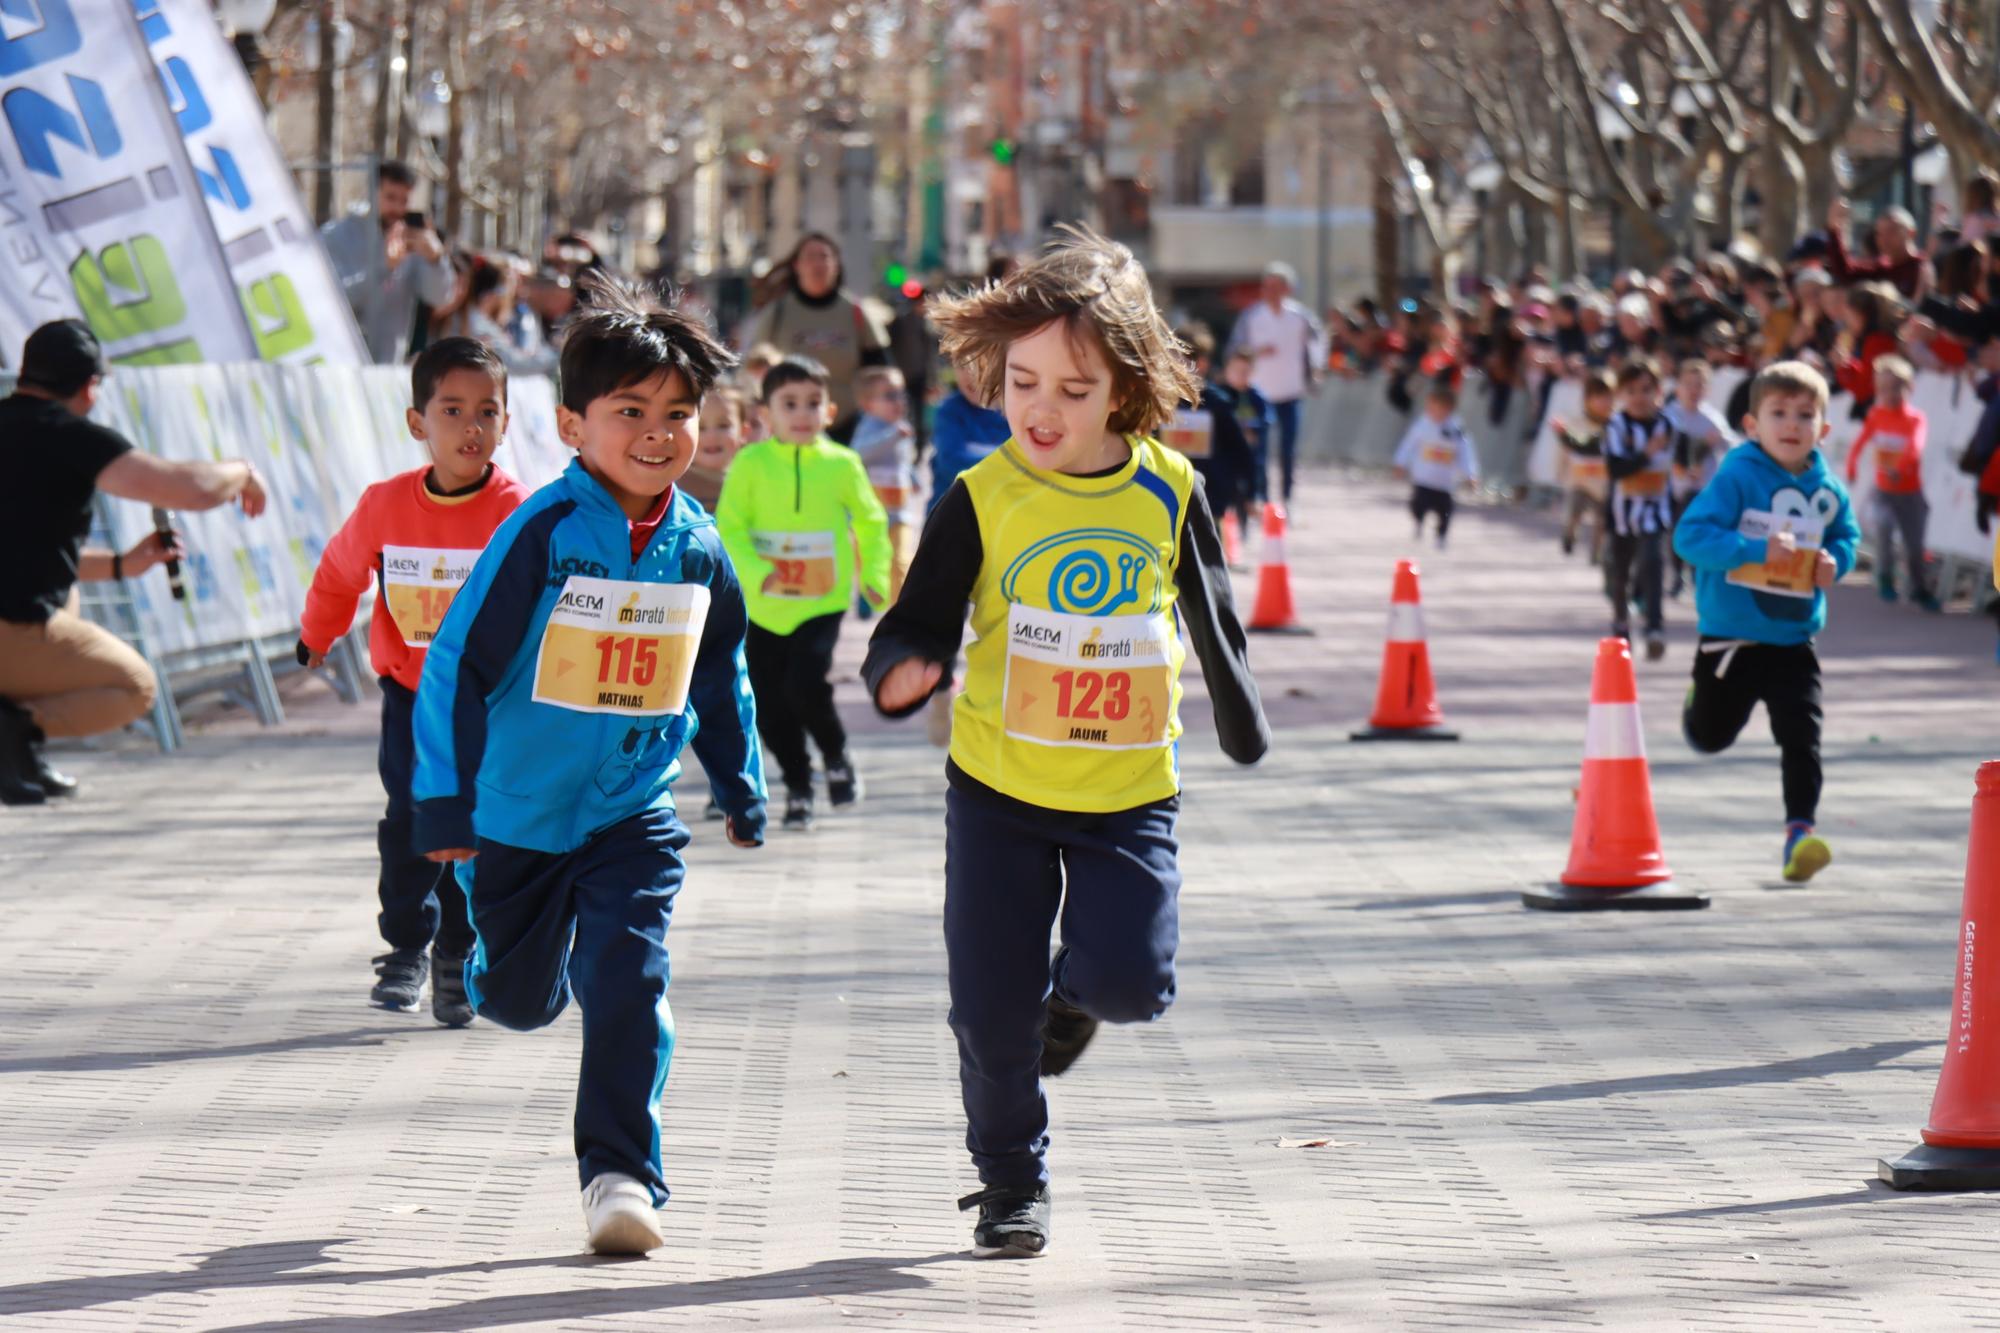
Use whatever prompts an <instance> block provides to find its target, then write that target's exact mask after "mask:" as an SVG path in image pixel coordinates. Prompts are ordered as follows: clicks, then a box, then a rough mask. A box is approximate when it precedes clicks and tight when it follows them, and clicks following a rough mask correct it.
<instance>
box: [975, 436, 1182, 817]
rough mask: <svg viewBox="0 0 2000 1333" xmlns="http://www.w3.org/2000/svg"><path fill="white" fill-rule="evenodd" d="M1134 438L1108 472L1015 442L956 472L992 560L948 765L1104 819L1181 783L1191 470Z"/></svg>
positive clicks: (985, 570) (980, 594)
mask: <svg viewBox="0 0 2000 1333" xmlns="http://www.w3.org/2000/svg"><path fill="white" fill-rule="evenodd" d="M1130 443H1131V446H1132V457H1131V458H1130V459H1129V460H1127V461H1126V464H1125V466H1124V467H1122V468H1120V469H1118V471H1117V472H1115V473H1113V474H1112V475H1111V476H1108V477H1072V476H1069V475H1067V474H1065V473H1061V472H1045V471H1042V470H1041V469H1039V468H1036V467H1034V466H1032V465H1030V464H1029V463H1028V461H1027V459H1026V457H1025V456H1023V454H1022V453H1021V450H1020V448H1019V446H1017V445H1016V444H1015V443H1014V442H1013V441H1012V440H1009V441H1008V442H1007V443H1006V444H1005V445H1003V446H1001V447H1000V448H999V449H998V450H996V451H995V452H993V453H992V454H990V455H988V456H987V457H986V458H984V459H981V460H980V461H979V462H978V463H976V464H974V465H973V466H972V467H971V468H969V469H967V470H966V471H965V472H964V473H962V474H960V475H961V479H962V480H963V481H964V482H965V487H966V490H967V491H968V492H969V493H970V495H971V496H972V508H973V512H974V513H975V514H977V516H978V519H979V541H980V546H981V549H982V552H983V559H982V560H981V562H980V567H979V578H978V581H977V582H976V583H974V585H973V590H972V634H973V639H972V643H971V645H970V646H969V647H968V648H967V649H966V673H965V690H964V692H963V693H961V694H960V695H959V696H958V700H957V703H956V704H955V705H954V706H953V710H952V732H951V757H952V762H954V763H955V764H957V765H958V767H959V768H960V769H962V770H963V771H964V772H965V773H966V774H967V775H968V776H970V777H972V778H974V779H976V780H977V781H979V782H983V783H985V784H986V785H987V786H989V787H991V788H993V789H994V790H995V791H998V792H1002V793H1004V794H1006V795H1008V796H1011V797H1013V798H1015V799H1016V800H1020V801H1026V802H1028V803H1030V804H1032V805H1040V806H1045V807H1048V808H1050V809H1054V810H1077V811H1086V812H1089V813H1094V814H1101V813H1106V812H1109V811H1113V810H1128V809H1130V808H1132V807H1133V806H1137V805H1145V804H1147V803H1148V802H1151V801H1159V800H1164V799H1166V798H1167V797H1169V796H1172V795H1174V794H1176V793H1177V792H1179V791H1180V773H1179V768H1178V765H1177V764H1176V762H1175V755H1174V742H1175V741H1176V740H1178V739H1179V738H1180V734H1181V722H1180V700H1181V684H1180V672H1181V660H1182V658H1183V657H1184V656H1185V653H1184V651H1183V649H1182V647H1181V640H1180V634H1179V632H1178V628H1177V622H1176V620H1175V616H1174V596H1175V587H1174V570H1175V567H1176V566H1177V565H1178V563H1179V561H1180V534H1181V520H1182V517H1183V516H1184V515H1185V514H1186V512H1187V506H1188V497H1189V495H1190V494H1191V493H1192V492H1193V490H1194V468H1193V467H1192V466H1190V465H1189V463H1188V461H1187V460H1186V459H1185V458H1183V457H1181V456H1180V455H1178V454H1176V453H1174V452H1173V451H1172V450H1169V449H1167V448H1165V447H1163V446H1162V445H1161V444H1160V443H1159V442H1158V441H1156V440H1151V439H1143V438H1140V437H1137V436H1133V437H1130Z"/></svg>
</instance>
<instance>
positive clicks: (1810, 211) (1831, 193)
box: [1792, 141, 1840, 236]
mask: <svg viewBox="0 0 2000 1333" xmlns="http://www.w3.org/2000/svg"><path fill="white" fill-rule="evenodd" d="M1839 146H1840V145H1839V144H1838V143H1835V142H1833V141H1827V142H1823V143H1811V144H1803V145H1801V146H1800V149H1799V174H1800V176H1801V177H1802V178H1803V179H1804V183H1805V190H1804V193H1803V195H1802V196H1801V198H1802V199H1803V200H1804V207H1805V216H1804V217H1802V218H1799V219H1798V220H1797V222H1796V223H1795V224H1794V225H1793V229H1792V234H1793V235H1794V236H1796V235H1798V233H1799V232H1800V231H1804V230H1808V229H1811V228H1814V227H1819V226H1823V225H1824V224H1825V221H1826V210H1827V209H1828V208H1830V207H1832V206H1833V201H1834V199H1835V197H1836V196H1838V195H1839V193H1840V178H1839V177H1838V176H1836V175H1835V174H1834V170H1833V154H1834V150H1835V149H1836V148H1838V147H1839Z"/></svg>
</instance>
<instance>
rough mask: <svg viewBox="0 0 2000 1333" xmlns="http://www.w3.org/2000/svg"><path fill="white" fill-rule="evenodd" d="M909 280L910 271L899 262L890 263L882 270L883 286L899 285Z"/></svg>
mask: <svg viewBox="0 0 2000 1333" xmlns="http://www.w3.org/2000/svg"><path fill="white" fill-rule="evenodd" d="M909 280H910V271H909V270H908V269H906V268H904V267H903V266H902V265H901V264H891V265H889V267H887V268H885V269H883V270H882V285H883V286H885V287H901V286H902V285H903V284H904V283H906V282H908V281H909Z"/></svg>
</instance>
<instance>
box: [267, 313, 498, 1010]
mask: <svg viewBox="0 0 2000 1333" xmlns="http://www.w3.org/2000/svg"><path fill="white" fill-rule="evenodd" d="M410 390H411V400H412V406H411V407H410V410H409V426H410V434H411V435H413V436H415V437H416V438H417V439H418V440H421V441H422V442H423V443H424V445H425V447H426V448H428V449H429V450H430V455H431V461H430V462H429V463H428V464H427V465H425V466H423V467H418V468H412V469H410V470H409V471H408V472H404V473H400V474H399V475H397V476H394V477H391V478H389V479H388V480H387V481H379V482H376V483H375V484H374V485H373V486H370V487H369V488H368V489H367V490H366V491H364V492H363V493H362V495H361V502H360V503H359V504H357V505H356V506H355V507H354V512H353V513H352V514H349V515H348V516H347V521H346V522H345V523H343V524H341V527H340V531H339V532H337V533H335V534H334V536H333V540H332V541H330V542H328V543H327V546H326V550H325V552H324V553H323V554H322V555H321V556H320V560H319V570H318V572H317V573H315V574H314V575H313V581H312V588H311V589H310V590H309V591H308V592H307V593H306V608H305V614H304V616H302V617H301V623H300V626H299V646H298V656H299V661H300V663H301V664H303V665H305V666H308V667H317V666H319V665H320V663H322V662H324V661H325V660H326V655H327V653H328V652H329V651H331V650H332V648H333V645H334V643H335V641H336V640H338V639H339V638H340V636H341V635H343V634H345V633H347V631H348V627H349V626H351V625H352V624H353V623H354V612H355V608H356V606H357V605H358V604H359V602H360V600H361V594H362V593H363V592H365V591H367V589H368V586H369V585H370V584H371V583H372V584H374V585H376V592H377V596H376V599H375V614H374V618H373V621H372V622H371V624H370V625H369V630H368V656H369V659H370V661H371V662H373V664H374V667H375V670H376V672H377V673H378V674H379V675H380V676H381V677H382V743H381V750H380V753H379V764H380V767H381V772H382V786H383V788H384V789H385V790H386V791H387V792H388V795H389V807H388V810H387V811H386V812H385V813H384V815H383V817H382V822H381V823H380V824H379V825H377V826H376V845H377V848H378V850H379V851H380V853H381V857H382V874H381V878H380V880H379V881H378V882H377V893H378V896H379V897H380V899H381V903H382V911H381V914H380V915H379V916H377V917H376V924H377V925H378V926H379V927H380V928H381V931H382V938H383V939H384V940H385V941H387V942H388V945H389V952H388V953H385V954H383V955H382V956H381V957H379V958H377V959H375V973H376V981H375V986H374V989H373V990H372V991H371V992H370V993H369V997H368V998H369V999H370V1000H371V1001H372V1002H373V1003H375V1004H378V1005H380V1006H382V1007H383V1008H385V1009H399V1010H413V1009H415V1008H416V1007H417V1006H418V1004H419V1003H420V1002H421V1001H422V999H423V991H424V983H425V980H426V979H427V978H428V979H429V980H430V982H431V1012H432V1014H434V1015H435V1016H436V1018H437V1021H438V1022H440V1023H442V1024H444V1025H445V1026H446V1027H464V1026H465V1025H466V1024H468V1023H470V1022H471V1021H472V1006H471V1004H470V1003H468V1002H467V1000H466V995H465V956H466V954H467V953H469V952H471V949H472V927H471V926H470V925H469V924H467V921H466V916H465V895H464V894H463V893H461V892H460V891H459V889H458V886H457V884H455V883H453V882H452V877H451V867H450V866H444V867H442V868H440V867H439V866H437V865H434V864H432V863H431V862H430V861H427V860H425V859H424V857H423V856H421V855H420V854H418V852H417V851H416V850H415V848H414V846H413V845H412V841H411V838H412V825H411V813H410V778H411V775H412V772H413V770H414V767H415V752H414V746H413V742H412V740H411V735H410V714H411V709H412V708H413V707H414V705H415V703H416V698H417V694H416V690H417V681H418V680H419V679H420V678H421V677H422V676H423V671H424V651H425V649H426V648H427V647H429V645H430V641H431V640H432V639H433V638H434V637H436V635H437V631H438V626H439V625H441V624H443V623H444V613H445V609H446V608H447V607H449V606H450V605H451V599H452V595H453V594H454V593H456V592H457V591H458V588H459V585H460V584H462V583H464V582H465V577H466V575H467V574H469V573H470V572H471V570H472V564H473V561H475V560H477V559H478V558H479V553H480V552H481V551H482V550H484V549H485V547H486V543H487V540H488V539H489V538H491V537H492V535H493V531H494V529H495V528H498V527H499V526H500V524H501V523H502V522H503V521H504V520H505V519H506V517H507V516H508V515H509V514H511V513H513V512H514V509H515V507H516V506H518V505H519V504H520V503H521V501H523V500H525V499H527V497H528V494H529V491H528V488H527V487H526V486H524V485H522V484H521V483H520V482H518V481H516V480H514V478H512V477H510V476H508V475H507V474H506V473H504V472H502V471H501V470H500V469H499V468H497V467H495V466H494V465H493V451H494V450H496V449H498V448H499V447H500V440H501V437H503V436H504V435H505V434H506V433H507V368H506V367H505V365H503V364H502V363H501V361H500V357H499V355H498V353H496V352H494V351H493V349H492V348H490V347H488V346H487V345H486V344H485V343H482V342H479V341H478V340H476V339H473V338H445V339H443V340H441V341H439V342H435V343H432V344H431V345H430V346H429V347H428V348H426V349H425V350H424V353H423V355H422V356H420V357H418V358H417V362H416V365H415V366H413V367H412V368H411V371H410ZM426 950H429V951H430V956H429V957H428V958H427V957H426Z"/></svg>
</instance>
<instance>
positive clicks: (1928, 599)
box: [1910, 592, 1944, 611]
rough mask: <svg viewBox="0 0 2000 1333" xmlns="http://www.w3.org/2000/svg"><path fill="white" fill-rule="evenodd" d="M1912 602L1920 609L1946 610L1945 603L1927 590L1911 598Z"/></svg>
mask: <svg viewBox="0 0 2000 1333" xmlns="http://www.w3.org/2000/svg"><path fill="white" fill-rule="evenodd" d="M1910 602H1911V604H1912V605H1913V606H1915V607H1916V608H1917V609H1918V610H1920V611H1942V610H1944V603H1943V602H1940V601H1939V600H1938V599H1937V598H1936V597H1935V596H1933V595H1932V594H1930V593H1927V592H1920V593H1918V594H1917V595H1916V596H1915V597H1912V598H1911V599H1910Z"/></svg>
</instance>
